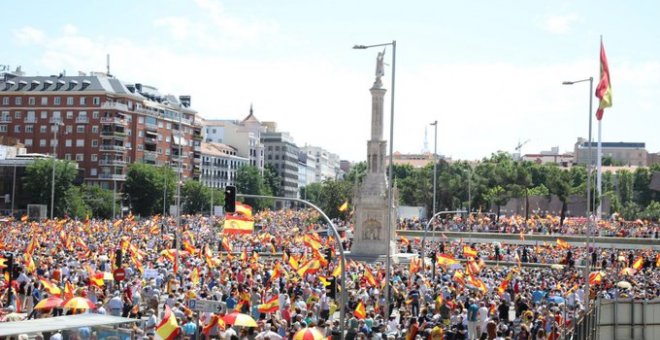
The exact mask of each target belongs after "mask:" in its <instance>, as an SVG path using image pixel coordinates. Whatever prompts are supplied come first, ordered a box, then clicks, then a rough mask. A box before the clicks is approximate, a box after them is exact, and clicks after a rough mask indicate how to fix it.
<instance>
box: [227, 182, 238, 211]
mask: <svg viewBox="0 0 660 340" xmlns="http://www.w3.org/2000/svg"><path fill="white" fill-rule="evenodd" d="M233 212H236V187H235V186H233V185H228V186H226V187H225V213H233Z"/></svg>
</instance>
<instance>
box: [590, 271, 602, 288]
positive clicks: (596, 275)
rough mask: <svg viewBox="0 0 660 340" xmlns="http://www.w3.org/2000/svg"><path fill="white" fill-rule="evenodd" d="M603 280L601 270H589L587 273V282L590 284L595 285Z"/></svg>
mask: <svg viewBox="0 0 660 340" xmlns="http://www.w3.org/2000/svg"><path fill="white" fill-rule="evenodd" d="M602 281H603V273H602V272H591V273H589V284H590V285H597V284H599V283H601V282H602Z"/></svg>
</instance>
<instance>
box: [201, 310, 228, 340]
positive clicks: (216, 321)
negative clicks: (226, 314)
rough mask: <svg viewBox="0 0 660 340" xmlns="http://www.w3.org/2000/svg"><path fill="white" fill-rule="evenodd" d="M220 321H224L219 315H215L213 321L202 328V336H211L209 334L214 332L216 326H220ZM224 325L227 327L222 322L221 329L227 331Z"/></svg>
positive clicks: (212, 317)
mask: <svg viewBox="0 0 660 340" xmlns="http://www.w3.org/2000/svg"><path fill="white" fill-rule="evenodd" d="M219 321H222V319H221V318H220V316H218V315H216V314H213V316H211V319H210V320H209V323H207V324H206V325H205V326H204V327H203V328H202V334H204V335H206V336H209V334H211V330H213V327H215V326H220V324H219ZM224 325H225V323H224V321H222V326H221V327H222V328H221V329H222V330H224V329H225V328H224Z"/></svg>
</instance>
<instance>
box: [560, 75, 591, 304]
mask: <svg viewBox="0 0 660 340" xmlns="http://www.w3.org/2000/svg"><path fill="white" fill-rule="evenodd" d="M586 81H588V82H589V137H588V143H589V145H588V153H589V154H588V156H587V211H586V215H587V235H586V239H585V240H586V244H585V247H586V249H585V252H584V259H585V263H584V290H585V295H584V296H585V298H584V306H585V307H584V308H585V313H586V312H588V311H589V294H590V288H589V260H590V259H589V248H590V246H589V237H590V236H591V224H592V223H591V217H592V214H591V206H590V204H591V156H592V142H591V113H592V107H593V93H594V91H593V87H594V77H589V78H586V79H581V80H576V81H564V82H562V84H563V85H573V84H577V83H582V82H586Z"/></svg>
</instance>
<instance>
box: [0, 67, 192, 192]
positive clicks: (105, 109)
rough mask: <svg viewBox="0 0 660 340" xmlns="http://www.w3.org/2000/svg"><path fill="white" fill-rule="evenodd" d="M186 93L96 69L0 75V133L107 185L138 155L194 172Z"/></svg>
mask: <svg viewBox="0 0 660 340" xmlns="http://www.w3.org/2000/svg"><path fill="white" fill-rule="evenodd" d="M190 104H191V99H190V96H179V97H175V96H173V95H163V94H161V93H159V92H158V89H157V88H155V87H152V86H147V85H143V84H139V83H135V84H125V83H123V82H122V81H120V80H119V79H117V78H115V77H113V76H111V75H107V74H104V73H91V74H90V75H79V76H67V75H63V74H60V75H53V76H25V75H21V74H11V73H5V74H4V75H3V76H2V78H1V79H0V136H3V137H5V138H15V139H16V140H17V141H18V142H19V143H22V144H23V145H25V148H26V149H27V152H28V153H43V154H53V153H54V154H56V156H57V158H59V159H66V160H72V161H75V162H76V163H77V164H78V167H79V169H81V171H82V172H83V173H84V180H85V182H87V183H91V184H98V185H100V186H102V187H104V188H112V184H113V182H117V184H118V185H121V182H123V181H124V180H125V179H126V172H127V167H128V165H130V164H131V163H133V162H145V163H150V164H155V165H159V166H172V167H173V168H174V169H175V170H177V169H179V168H180V169H181V174H182V177H183V178H184V179H186V178H197V177H198V176H199V174H200V172H199V169H200V164H201V159H200V154H201V153H200V151H201V145H200V143H201V140H202V134H201V125H200V124H199V119H198V118H197V112H196V111H194V110H192V109H191V108H190Z"/></svg>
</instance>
